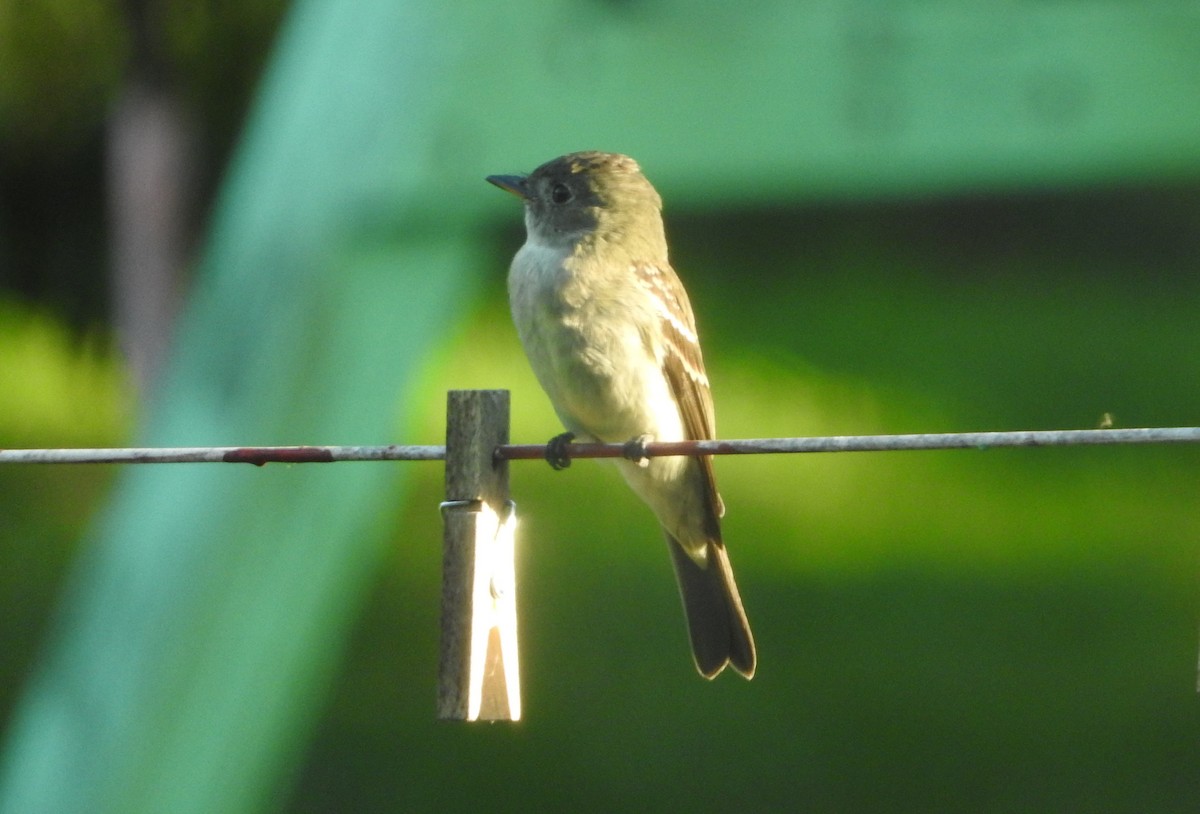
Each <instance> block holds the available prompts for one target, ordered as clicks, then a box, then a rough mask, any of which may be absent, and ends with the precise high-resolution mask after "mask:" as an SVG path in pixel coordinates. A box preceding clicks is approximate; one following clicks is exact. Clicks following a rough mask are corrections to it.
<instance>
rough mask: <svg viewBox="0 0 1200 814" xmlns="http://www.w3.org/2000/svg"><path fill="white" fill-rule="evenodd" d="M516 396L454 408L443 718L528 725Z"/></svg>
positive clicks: (481, 396) (472, 394) (441, 669)
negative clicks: (511, 420) (511, 465)
mask: <svg viewBox="0 0 1200 814" xmlns="http://www.w3.org/2000/svg"><path fill="white" fill-rule="evenodd" d="M507 443H508V391H507V390H452V391H451V392H450V394H449V398H448V401H447V410H446V501H445V502H444V503H443V504H442V515H443V518H444V521H445V536H444V545H443V554H442V649H441V658H440V661H439V665H438V717H439V718H442V719H444V720H465V721H475V720H488V721H497V720H509V721H516V720H519V719H520V717H521V684H520V673H519V670H518V658H517V583H516V569H515V565H514V529H515V527H516V512H515V510H514V506H513V503H512V501H511V500H510V499H509V492H508V462H507V461H503V460H496V459H495V458H494V456H493V451H494V450H495V449H496V447H498V446H500V445H501V444H507Z"/></svg>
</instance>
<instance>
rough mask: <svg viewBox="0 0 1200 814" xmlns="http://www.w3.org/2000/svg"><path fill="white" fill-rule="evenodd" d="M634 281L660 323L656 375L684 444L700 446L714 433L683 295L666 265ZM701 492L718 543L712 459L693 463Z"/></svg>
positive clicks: (644, 268)
mask: <svg viewBox="0 0 1200 814" xmlns="http://www.w3.org/2000/svg"><path fill="white" fill-rule="evenodd" d="M636 271H637V278H638V282H639V283H640V284H641V285H642V286H644V287H645V288H646V289H647V291H649V293H650V294H651V295H652V296H653V297H654V299H655V302H656V303H657V305H658V308H659V316H660V317H661V320H662V323H661V325H662V338H663V349H662V351H663V352H662V370H663V375H664V376H666V379H667V383H668V384H669V385H670V388H671V393H672V394H673V395H674V397H675V403H676V404H677V405H679V414H680V417H681V418H682V419H683V428H684V432H685V433H686V434H687V437H688V439H689V440H697V441H703V440H708V439H711V438H715V437H716V434H717V427H716V414H715V411H714V409H713V400H712V391H711V390H710V389H709V384H708V375H707V374H706V373H705V372H704V357H703V355H702V354H701V352H700V340H699V337H698V336H697V335H696V318H695V316H693V314H692V305H691V303H690V302H689V300H688V295H687V291H686V290H685V289H684V287H683V283H681V282H680V281H679V276H678V275H677V274H676V273H675V270H674V269H672V268H671V267H670V266H669V265H666V264H661V265H657V264H642V265H639V266H638V267H637V269H636ZM696 462H697V463H698V464H699V465H700V471H701V474H702V475H703V476H704V482H705V485H706V487H707V492H708V499H709V503H710V506H711V508H712V516H713V518H714V523H713V526H714V532H715V533H714V535H713V537H714V539H720V536H719V535H720V532H719V531H717V530H716V525H717V524H716V522H715V518H718V517H721V516H722V515H724V514H725V506H724V504H723V503H722V501H721V496H720V494H718V493H717V482H716V479H715V478H714V476H713V468H712V456H709V455H702V456H698V457H697V458H696Z"/></svg>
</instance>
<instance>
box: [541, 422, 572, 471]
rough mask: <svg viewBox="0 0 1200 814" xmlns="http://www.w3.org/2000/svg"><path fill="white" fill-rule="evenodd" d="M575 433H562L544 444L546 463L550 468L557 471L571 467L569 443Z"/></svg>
mask: <svg viewBox="0 0 1200 814" xmlns="http://www.w3.org/2000/svg"><path fill="white" fill-rule="evenodd" d="M574 440H575V433H573V432H564V433H561V434H559V435H556V436H554V437H553V438H551V439H550V440H549V441H548V442H546V462H547V463H548V464H550V468H551V469H553V470H555V471H557V470H560V469H566V468H567V467H568V466H570V465H571V442H572V441H574Z"/></svg>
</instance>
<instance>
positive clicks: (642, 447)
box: [623, 433, 654, 469]
mask: <svg viewBox="0 0 1200 814" xmlns="http://www.w3.org/2000/svg"><path fill="white" fill-rule="evenodd" d="M653 440H654V437H653V436H651V435H649V434H648V433H643V434H642V435H639V436H638V437H637V438H630V439H629V440H628V441H626V442H625V451H624V453H623V454H624V455H625V457H626V458H627V459H628V460H630V461H633V462H634V463H635V464H637V465H638V466H640V467H642V468H643V469H645V468H646V467H647V466H649V465H650V458H649V456H647V455H646V444H649V443H650V442H651V441H653Z"/></svg>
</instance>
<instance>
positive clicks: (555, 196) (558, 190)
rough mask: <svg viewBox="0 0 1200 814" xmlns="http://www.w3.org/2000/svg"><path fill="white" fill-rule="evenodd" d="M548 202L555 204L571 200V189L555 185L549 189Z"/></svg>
mask: <svg viewBox="0 0 1200 814" xmlns="http://www.w3.org/2000/svg"><path fill="white" fill-rule="evenodd" d="M550 200H552V201H554V202H555V203H556V204H562V203H566V202H567V201H569V200H571V189H570V187H568V186H567V185H566V184H555V185H554V186H552V187H551V188H550Z"/></svg>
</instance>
